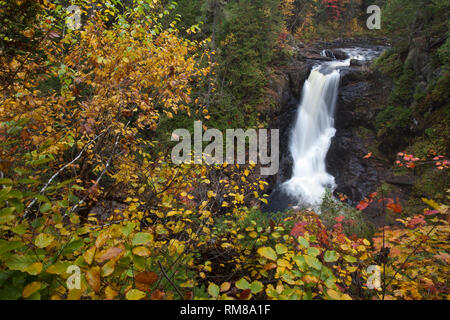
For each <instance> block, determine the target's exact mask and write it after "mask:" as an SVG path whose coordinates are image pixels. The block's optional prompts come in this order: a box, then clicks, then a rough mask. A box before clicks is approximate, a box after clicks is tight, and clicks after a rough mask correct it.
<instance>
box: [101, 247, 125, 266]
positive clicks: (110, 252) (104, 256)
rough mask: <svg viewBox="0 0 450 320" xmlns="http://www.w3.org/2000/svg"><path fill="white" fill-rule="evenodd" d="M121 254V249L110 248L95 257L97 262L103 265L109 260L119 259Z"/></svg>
mask: <svg viewBox="0 0 450 320" xmlns="http://www.w3.org/2000/svg"><path fill="white" fill-rule="evenodd" d="M121 253H122V249H121V248H109V249H106V250H103V251H101V252H99V253H98V254H97V255H96V257H95V261H97V262H98V263H103V262H105V261H107V260H110V259H112V258H115V257H117V256H118V255H119V254H121Z"/></svg>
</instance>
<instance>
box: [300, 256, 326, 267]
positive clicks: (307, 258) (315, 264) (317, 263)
mask: <svg viewBox="0 0 450 320" xmlns="http://www.w3.org/2000/svg"><path fill="white" fill-rule="evenodd" d="M304 257H305V262H306V264H307V265H308V266H310V267H312V268H314V269H316V270H320V269H321V268H322V263H321V262H320V261H319V260H317V258H316V257H311V256H304Z"/></svg>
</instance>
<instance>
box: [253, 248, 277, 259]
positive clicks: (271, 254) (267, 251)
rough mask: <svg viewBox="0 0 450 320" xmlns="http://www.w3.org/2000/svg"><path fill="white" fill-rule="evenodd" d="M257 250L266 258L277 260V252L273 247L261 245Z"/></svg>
mask: <svg viewBox="0 0 450 320" xmlns="http://www.w3.org/2000/svg"><path fill="white" fill-rule="evenodd" d="M257 251H258V253H259V255H260V256H262V257H264V258H266V259H269V260H273V261H276V260H277V253H276V252H275V250H273V249H272V248H271V247H261V248H259V249H258V250H257Z"/></svg>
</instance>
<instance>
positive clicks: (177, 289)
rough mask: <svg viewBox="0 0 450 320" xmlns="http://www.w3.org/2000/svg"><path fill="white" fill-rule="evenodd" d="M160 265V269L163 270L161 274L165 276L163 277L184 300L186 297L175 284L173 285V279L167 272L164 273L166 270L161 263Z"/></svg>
mask: <svg viewBox="0 0 450 320" xmlns="http://www.w3.org/2000/svg"><path fill="white" fill-rule="evenodd" d="M158 265H159V268H160V269H161V273H162V274H163V276H164V277H165V278H166V279H167V281H169V283H170V284H171V285H172V287H173V288H174V289H175V291H176V292H177V293H178V294H179V295H180V298H181V300H184V296H183V294H182V293H181V291H180V289H179V288H178V287H177V285H176V284H175V283H173V281H172V279H170V278H169V276H168V275H167V273H166V271H164V268H163V266H162V265H161V262H159V261H158Z"/></svg>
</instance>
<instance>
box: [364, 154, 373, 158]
mask: <svg viewBox="0 0 450 320" xmlns="http://www.w3.org/2000/svg"><path fill="white" fill-rule="evenodd" d="M372 154H373V153H372V152H369V153H368V154H366V155H365V156H364V157H363V159H368V158H370V157H371V156H372Z"/></svg>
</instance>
